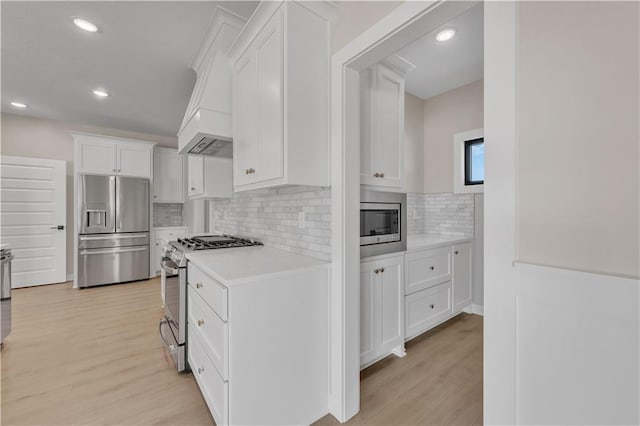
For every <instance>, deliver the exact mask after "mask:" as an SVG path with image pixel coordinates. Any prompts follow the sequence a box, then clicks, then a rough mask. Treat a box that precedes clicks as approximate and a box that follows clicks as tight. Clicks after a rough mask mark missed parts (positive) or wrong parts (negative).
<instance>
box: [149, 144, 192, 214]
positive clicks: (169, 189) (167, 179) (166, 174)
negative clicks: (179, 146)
mask: <svg viewBox="0 0 640 426" xmlns="http://www.w3.org/2000/svg"><path fill="white" fill-rule="evenodd" d="M184 161H185V160H184V156H183V155H178V151H177V150H176V149H171V148H162V147H156V148H155V149H154V150H153V202H154V203H183V202H184V186H185V185H184V180H183V176H184Z"/></svg>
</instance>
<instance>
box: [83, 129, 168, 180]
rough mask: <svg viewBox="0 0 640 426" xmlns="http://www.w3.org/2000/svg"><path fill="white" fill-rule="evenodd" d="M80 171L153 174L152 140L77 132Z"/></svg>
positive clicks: (125, 174) (134, 174)
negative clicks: (136, 139) (145, 140)
mask: <svg viewBox="0 0 640 426" xmlns="http://www.w3.org/2000/svg"><path fill="white" fill-rule="evenodd" d="M73 137H74V140H75V142H76V156H75V167H76V172H77V173H82V174H100V175H118V176H133V177H146V178H151V176H152V173H151V172H152V170H151V168H152V163H153V146H154V145H155V144H154V143H152V142H144V141H135V140H129V139H121V138H112V137H108V136H98V135H89V134H84V133H74V134H73Z"/></svg>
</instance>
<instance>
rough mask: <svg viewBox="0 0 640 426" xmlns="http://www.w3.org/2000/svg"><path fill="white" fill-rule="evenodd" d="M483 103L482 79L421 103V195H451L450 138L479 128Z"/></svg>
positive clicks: (451, 143) (451, 159) (480, 126)
mask: <svg viewBox="0 0 640 426" xmlns="http://www.w3.org/2000/svg"><path fill="white" fill-rule="evenodd" d="M414 72H419V71H414ZM483 102H484V96H483V81H482V80H480V81H476V82H473V83H469V84H467V85H464V86H461V87H458V88H456V89H453V90H450V91H448V92H445V93H442V94H440V95H438V96H434V97H432V98H429V99H426V100H425V101H424V192H426V193H438V192H453V135H454V134H456V133H460V132H465V131H467V130H473V129H478V128H482V126H483V118H484V117H483Z"/></svg>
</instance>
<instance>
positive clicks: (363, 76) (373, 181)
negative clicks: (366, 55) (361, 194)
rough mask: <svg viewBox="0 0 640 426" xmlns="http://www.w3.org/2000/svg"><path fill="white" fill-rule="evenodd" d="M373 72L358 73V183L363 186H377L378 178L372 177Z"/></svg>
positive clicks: (373, 132) (368, 70)
mask: <svg viewBox="0 0 640 426" xmlns="http://www.w3.org/2000/svg"><path fill="white" fill-rule="evenodd" d="M372 77H373V71H372V70H371V69H370V68H368V69H366V70H363V71H362V72H361V73H360V183H361V184H363V185H377V184H378V178H376V177H374V173H377V170H374V147H373V137H374V135H375V131H373V130H374V129H373V126H375V122H376V119H375V117H374V115H373V114H374V112H375V110H376V109H375V108H373V102H374V98H375V95H374V93H373V84H374V82H373V80H372Z"/></svg>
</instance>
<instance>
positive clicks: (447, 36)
mask: <svg viewBox="0 0 640 426" xmlns="http://www.w3.org/2000/svg"><path fill="white" fill-rule="evenodd" d="M454 35H456V30H455V29H454V28H445V29H444V30H441V31H438V33H437V34H436V40H438V41H448V40H451V39H452V38H453V36H454Z"/></svg>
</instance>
